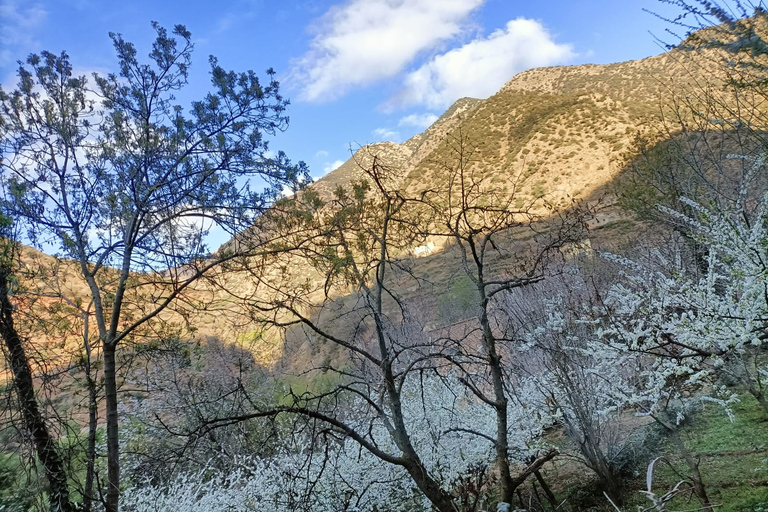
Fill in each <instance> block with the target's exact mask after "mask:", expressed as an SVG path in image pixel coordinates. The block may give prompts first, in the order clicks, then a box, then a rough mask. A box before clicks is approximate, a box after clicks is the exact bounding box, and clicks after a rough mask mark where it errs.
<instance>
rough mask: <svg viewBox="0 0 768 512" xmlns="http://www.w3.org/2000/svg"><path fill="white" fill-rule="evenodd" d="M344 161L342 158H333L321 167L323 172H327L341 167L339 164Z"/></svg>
mask: <svg viewBox="0 0 768 512" xmlns="http://www.w3.org/2000/svg"><path fill="white" fill-rule="evenodd" d="M343 163H344V160H335V161H333V162H331V163H328V164H325V166H324V167H323V174H328V173H329V172H331V171H335V170H336V169H338V168H339V167H341V164H343Z"/></svg>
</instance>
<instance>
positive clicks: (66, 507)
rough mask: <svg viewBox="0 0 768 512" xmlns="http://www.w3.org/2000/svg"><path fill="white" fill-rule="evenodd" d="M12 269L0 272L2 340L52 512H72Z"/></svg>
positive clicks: (0, 330) (64, 472)
mask: <svg viewBox="0 0 768 512" xmlns="http://www.w3.org/2000/svg"><path fill="white" fill-rule="evenodd" d="M10 274H11V273H10V269H9V268H7V267H3V268H0V336H2V338H3V341H4V342H5V345H6V347H7V348H8V355H9V359H10V363H11V370H12V371H13V381H14V384H15V386H16V391H17V393H18V395H19V405H20V407H21V415H22V418H23V419H24V426H25V427H26V429H27V430H28V431H29V433H30V434H31V436H32V441H33V443H34V445H35V450H36V451H37V456H38V457H39V458H40V462H41V463H42V465H43V467H44V468H45V475H46V477H47V478H48V483H49V485H50V496H49V501H50V504H51V511H54V512H72V511H74V507H73V506H72V503H71V502H70V499H69V488H68V487H67V473H66V471H65V470H64V464H63V462H62V460H61V457H60V455H59V453H58V451H57V450H56V442H55V440H54V439H53V437H52V436H51V434H50V432H49V431H48V427H47V425H46V424H45V421H44V420H43V417H42V414H41V413H40V408H39V407H38V404H37V399H36V398H35V389H34V384H33V381H32V370H31V368H30V366H29V360H28V359H27V355H26V352H25V351H24V346H23V345H22V342H21V337H20V336H19V333H18V332H17V331H16V328H15V327H14V325H13V305H12V304H11V301H10V299H9V298H8V277H10Z"/></svg>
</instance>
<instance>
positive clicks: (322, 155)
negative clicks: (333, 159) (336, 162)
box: [315, 149, 328, 158]
mask: <svg viewBox="0 0 768 512" xmlns="http://www.w3.org/2000/svg"><path fill="white" fill-rule="evenodd" d="M327 157H328V152H327V151H326V150H324V149H321V150H320V151H318V152H317V153H315V158H327Z"/></svg>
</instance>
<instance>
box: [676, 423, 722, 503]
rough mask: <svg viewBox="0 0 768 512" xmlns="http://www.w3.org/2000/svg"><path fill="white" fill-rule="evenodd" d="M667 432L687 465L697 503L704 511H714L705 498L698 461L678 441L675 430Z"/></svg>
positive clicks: (681, 441) (680, 441)
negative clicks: (699, 503)
mask: <svg viewBox="0 0 768 512" xmlns="http://www.w3.org/2000/svg"><path fill="white" fill-rule="evenodd" d="M668 430H669V435H670V437H671V438H672V441H673V442H674V443H675V446H677V449H678V450H680V455H682V456H683V459H684V460H685V462H686V463H687V464H688V467H689V468H690V470H691V480H692V481H693V492H694V493H695V494H696V496H697V497H698V498H699V501H701V505H702V508H703V509H704V510H714V509H713V508H712V504H711V503H710V502H709V496H707V489H706V487H705V486H704V480H703V479H702V478H701V472H700V471H699V463H698V461H697V460H696V459H694V458H693V455H691V452H689V451H688V448H686V447H685V443H683V440H682V439H680V434H678V432H677V430H676V429H668Z"/></svg>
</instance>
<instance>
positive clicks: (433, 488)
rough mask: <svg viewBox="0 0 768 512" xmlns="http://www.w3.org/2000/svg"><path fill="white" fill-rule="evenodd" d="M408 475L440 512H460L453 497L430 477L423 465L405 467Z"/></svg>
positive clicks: (414, 464) (415, 464) (413, 464)
mask: <svg viewBox="0 0 768 512" xmlns="http://www.w3.org/2000/svg"><path fill="white" fill-rule="evenodd" d="M405 469H406V471H408V474H409V475H411V478H413V481H414V482H415V483H416V486H417V487H418V488H419V490H420V491H421V492H423V493H424V496H426V497H427V499H428V500H429V501H430V503H432V505H433V506H434V507H435V508H436V509H437V510H439V511H440V512H458V510H459V509H458V507H457V506H456V503H455V502H454V500H453V497H452V496H451V495H450V494H448V493H447V492H445V491H444V490H443V488H442V487H440V485H438V483H437V482H435V481H434V480H433V479H432V477H430V476H429V473H428V472H427V469H426V468H425V467H424V465H423V464H421V463H411V464H407V465H406V466H405Z"/></svg>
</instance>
